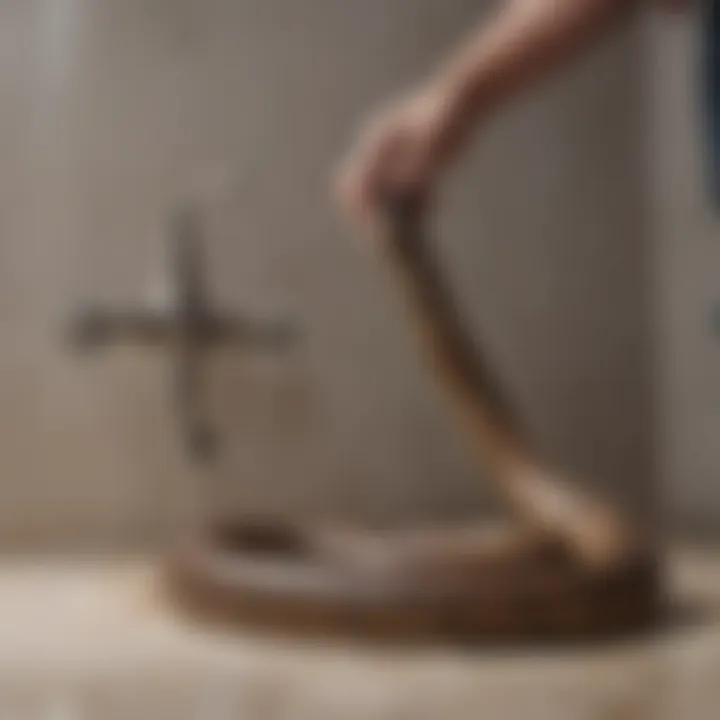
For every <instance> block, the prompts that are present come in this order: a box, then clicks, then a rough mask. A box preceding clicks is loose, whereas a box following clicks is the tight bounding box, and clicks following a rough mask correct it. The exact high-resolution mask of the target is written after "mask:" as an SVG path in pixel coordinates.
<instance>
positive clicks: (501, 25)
mask: <svg viewBox="0 0 720 720" xmlns="http://www.w3.org/2000/svg"><path fill="white" fill-rule="evenodd" d="M632 4H633V0H506V2H505V3H504V4H503V5H502V6H501V7H500V9H499V10H498V12H497V13H496V15H495V16H494V18H492V19H490V20H486V21H485V22H483V24H482V27H481V29H480V30H478V31H477V32H475V33H474V34H473V35H471V36H470V37H469V38H468V40H467V41H466V42H465V43H464V44H463V46H462V47H461V48H460V50H459V51H458V52H457V53H456V54H454V55H453V56H452V57H451V58H450V59H449V60H448V61H447V62H446V63H444V64H443V66H442V67H441V68H440V71H439V72H438V73H437V74H436V76H435V77H434V78H433V79H432V83H431V84H436V85H437V86H439V87H441V88H442V94H444V96H445V97H446V99H447V100H446V101H447V102H448V104H449V105H450V106H451V108H452V112H453V113H454V114H455V115H456V116H457V118H456V120H457V121H462V120H467V121H472V120H474V119H475V117H476V116H477V115H479V114H482V115H483V116H486V115H488V114H490V113H492V112H493V111H494V110H496V109H499V108H500V107H501V106H502V105H503V104H504V103H505V102H506V101H507V100H509V99H510V98H511V97H512V96H514V95H515V94H516V93H519V92H521V91H522V90H523V89H525V88H526V87H528V86H530V85H532V84H533V82H534V81H536V80H539V79H540V78H541V77H542V76H543V75H545V74H546V73H548V72H550V71H551V70H552V69H553V68H555V67H556V66H557V65H559V64H561V63H562V62H563V61H565V60H568V59H570V58H571V57H572V56H573V55H574V54H575V53H577V52H579V51H581V50H583V49H584V48H585V47H587V46H588V45H589V44H590V43H591V42H592V41H593V40H595V39H596V38H597V37H598V36H599V35H601V34H602V33H603V31H605V30H606V29H608V28H609V27H610V26H611V25H612V24H613V23H614V22H615V21H616V20H617V19H618V18H619V17H621V16H622V15H623V14H624V13H625V12H626V11H628V10H629V9H630V7H631V6H632Z"/></svg>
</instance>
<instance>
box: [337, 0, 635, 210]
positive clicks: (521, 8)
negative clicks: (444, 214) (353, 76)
mask: <svg viewBox="0 0 720 720" xmlns="http://www.w3.org/2000/svg"><path fill="white" fill-rule="evenodd" d="M630 6H631V0H506V2H505V3H504V4H503V5H502V6H501V7H500V8H499V10H498V11H497V12H496V13H495V15H494V16H493V18H492V19H490V20H489V21H486V22H484V23H483V24H482V26H481V27H480V28H478V29H477V30H475V31H474V32H473V33H471V34H470V36H469V37H468V38H467V39H466V41H465V42H464V43H463V44H462V45H461V47H460V48H459V49H458V50H457V51H456V52H455V53H454V54H453V55H451V57H449V58H448V60H447V61H446V62H444V63H443V64H442V65H441V67H440V68H439V70H438V71H437V72H436V73H435V74H434V76H433V77H431V78H429V79H428V80H427V81H426V82H425V83H423V85H422V86H421V87H420V88H419V89H417V90H415V91H414V92H412V93H410V94H409V96H408V97H406V98H403V99H402V100H400V101H399V102H396V103H394V104H392V105H391V106H390V107H389V108H387V109H385V110H384V111H382V112H381V113H379V114H378V115H376V116H374V117H373V118H371V120H370V122H369V123H368V124H367V125H366V126H365V127H364V129H363V131H362V132H361V135H360V138H359V140H358V142H357V143H356V145H355V146H354V147H353V149H352V151H351V153H350V155H349V157H348V159H347V160H346V162H345V163H344V165H343V167H342V168H341V172H340V177H339V182H338V190H339V194H340V199H341V201H342V202H343V203H344V204H345V206H346V208H347V209H348V211H349V212H350V213H351V214H352V215H354V216H355V217H356V218H357V219H363V218H364V219H367V216H368V215H370V214H371V213H372V211H373V205H374V198H375V197H376V196H377V192H378V190H379V189H380V188H388V187H389V188H391V189H392V188H395V189H400V188H408V187H409V188H412V189H414V190H415V191H416V192H418V193H419V194H421V195H431V194H432V189H433V185H434V183H435V181H436V180H437V179H438V177H439V175H440V173H441V171H442V170H443V169H444V168H445V167H446V165H447V164H448V163H449V162H450V161H451V160H453V159H454V158H455V157H456V156H457V154H458V153H459V152H460V150H461V149H462V147H463V145H464V143H465V141H466V140H467V138H468V137H469V135H470V134H471V132H472V131H473V130H474V129H475V128H476V127H477V126H478V124H479V123H480V121H481V120H483V119H484V118H486V117H488V116H489V115H491V114H492V113H493V112H495V111H496V110H499V109H500V108H501V107H503V106H504V105H505V104H506V103H507V102H508V101H509V100H510V99H512V98H513V97H514V96H515V95H517V94H518V93H520V92H522V91H523V90H525V89H527V88H529V87H530V86H531V85H532V84H533V83H535V82H537V81H538V80H540V79H541V78H542V77H543V76H544V75H546V74H547V73H548V72H550V71H551V70H553V69H554V68H556V67H557V66H559V65H562V64H563V63H564V62H567V61H569V60H570V59H572V57H574V55H575V54H576V53H577V52H579V51H581V50H583V49H584V48H586V47H587V46H589V45H590V44H591V43H592V42H593V41H594V40H595V39H596V38H597V37H598V36H600V35H601V34H602V33H603V32H604V31H605V30H607V29H608V28H609V27H610V26H611V25H612V24H613V23H614V22H615V21H616V20H617V19H618V18H620V17H621V16H622V15H623V14H624V13H625V12H626V11H627V10H628V9H629V8H630Z"/></svg>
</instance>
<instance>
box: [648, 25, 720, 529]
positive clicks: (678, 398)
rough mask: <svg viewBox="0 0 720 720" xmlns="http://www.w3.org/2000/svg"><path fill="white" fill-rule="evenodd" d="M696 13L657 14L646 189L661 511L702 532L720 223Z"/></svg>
mask: <svg viewBox="0 0 720 720" xmlns="http://www.w3.org/2000/svg"><path fill="white" fill-rule="evenodd" d="M701 22H702V18H701V17H700V16H699V15H695V14H690V15H688V16H684V17H680V18H677V17H672V16H671V17H667V16H662V15H655V16H653V17H652V18H651V21H650V23H649V25H648V30H649V34H648V38H649V39H650V45H649V57H650V60H651V73H650V78H651V80H652V109H653V112H652V123H651V127H652V135H651V149H652V152H651V156H650V164H649V167H650V171H651V173H650V188H651V191H652V193H651V195H652V200H653V205H652V216H653V225H654V227H653V238H654V246H655V248H656V253H655V267H656V271H657V274H656V277H657V282H656V285H655V296H656V307H657V311H656V318H657V319H658V324H657V330H658V333H657V337H658V348H657V357H658V361H659V366H660V371H659V373H658V380H659V385H658V387H659V392H658V408H659V417H660V424H659V431H660V442H659V467H660V468H661V469H662V481H663V486H664V488H665V494H666V497H667V505H668V512H669V515H670V516H671V517H674V518H676V519H678V520H679V521H681V522H682V523H683V524H688V525H694V526H696V527H698V528H702V529H711V528H712V527H713V526H715V527H717V525H718V521H719V520H720V484H719V483H718V475H719V473H720V439H719V438H720V346H719V345H718V342H719V341H720V286H719V285H718V282H717V278H718V275H717V269H718V267H720V245H719V244H718V237H720V220H718V217H717V216H716V215H715V214H714V213H713V211H712V209H711V206H710V203H709V200H708V188H707V185H706V184H705V181H706V176H705V174H704V173H705V168H704V167H703V154H704V152H705V145H704V139H703V133H704V130H705V128H704V124H703V123H704V118H703V117H702V115H701V110H702V104H701V95H700V92H699V90H700V85H699V82H700V75H699V70H700V64H699V59H700V57H701V56H700V48H701V45H700V42H699V40H700V29H701Z"/></svg>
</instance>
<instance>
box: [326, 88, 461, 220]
mask: <svg viewBox="0 0 720 720" xmlns="http://www.w3.org/2000/svg"><path fill="white" fill-rule="evenodd" d="M463 125H464V123H463V122H462V118H461V113H459V112H458V111H457V110H456V109H455V108H453V103H452V102H450V100H449V93H447V92H444V91H442V90H441V91H437V90H428V89H423V90H421V91H420V92H416V93H414V94H412V95H410V96H409V97H407V98H404V99H403V100H401V101H400V102H397V103H395V104H393V105H391V106H390V107H388V108H386V109H383V110H382V111H380V112H379V113H377V114H376V115H375V116H373V117H371V118H370V120H369V121H368V122H366V124H365V125H364V127H363V128H362V130H361V132H360V136H359V139H358V140H357V141H356V143H355V145H354V147H353V148H352V150H351V152H350V154H349V156H348V157H347V159H346V160H345V162H344V163H343V164H342V166H341V168H340V172H339V174H338V179H337V184H336V191H337V195H338V197H339V200H340V203H341V204H342V206H343V207H344V209H345V210H346V211H347V213H348V214H349V215H350V216H351V218H353V220H354V221H355V222H357V223H359V224H360V225H366V224H368V222H370V221H372V216H373V213H374V211H375V208H376V203H377V201H378V198H379V197H381V195H382V194H384V193H396V194H404V193H411V194H412V195H413V196H414V197H415V198H417V199H419V200H420V201H421V203H422V205H423V206H427V203H428V201H430V200H431V199H432V196H433V194H434V190H435V186H436V183H437V180H438V179H439V176H440V174H441V172H442V170H443V169H444V168H445V167H446V165H447V164H448V162H449V161H450V160H452V158H453V157H454V156H455V154H456V152H457V150H458V148H459V146H460V144H461V143H460V141H461V139H462V136H463V134H464V133H463V132H462V130H463Z"/></svg>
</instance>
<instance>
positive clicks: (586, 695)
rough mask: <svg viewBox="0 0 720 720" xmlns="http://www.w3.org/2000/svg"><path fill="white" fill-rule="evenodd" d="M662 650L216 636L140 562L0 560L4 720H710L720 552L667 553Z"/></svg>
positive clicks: (717, 702) (649, 646) (716, 688)
mask: <svg viewBox="0 0 720 720" xmlns="http://www.w3.org/2000/svg"><path fill="white" fill-rule="evenodd" d="M668 566H669V576H670V585H671V586H672V588H673V594H674V596H675V597H676V598H677V599H678V600H679V601H680V605H681V607H683V608H684V612H683V613H680V614H679V616H678V617H677V619H676V620H674V621H673V622H671V623H670V624H669V626H668V627H666V628H664V629H663V630H662V632H660V633H659V634H658V636H656V637H654V638H652V639H647V640H643V641H641V642H640V641H635V642H632V643H623V644H617V643H616V644H612V645H604V646H595V647H592V648H585V649H582V648H572V649H569V648H565V649H562V648H555V649H551V648H547V649H537V648H536V649H534V650H532V651H530V650H525V651H523V650H520V649H516V650H512V651H509V650H508V651H506V652H502V653H500V652H498V651H489V650H483V649H482V648H467V647H466V648H435V649H430V648H424V649H409V648H395V649H393V648H389V647H384V648H379V647H374V648H373V647H369V646H360V645H358V644H342V643H334V644H330V643H317V642H316V643H310V642H307V641H305V642H299V641H290V640H284V639H282V638H270V637H267V636H266V637H259V636H254V635H252V634H249V633H247V632H240V631H238V632H234V633H228V632H220V631H218V630H212V631H211V630H209V629H207V628H202V627H199V626H195V625H193V624H192V623H190V622H188V621H187V620H186V619H185V618H182V617H179V616H178V615H177V614H176V613H174V612H172V611H171V610H170V609H169V608H168V605H167V603H166V600H165V599H164V598H163V596H162V593H161V592H159V586H158V582H157V573H156V564H155V563H154V562H153V561H152V560H149V559H147V558H114V559H78V558H75V559H68V560H62V559H44V560H43V559H20V558H6V559H5V560H4V561H2V562H0V717H2V718H5V717H7V718H13V720H15V719H18V720H25V718H33V719H34V718H56V717H58V718H79V719H84V718H88V719H94V718H102V719H103V720H111V719H112V718H133V720H135V719H137V718H141V719H142V718H145V717H147V718H153V720H161V719H162V718H165V717H167V718H173V720H178V719H182V718H198V719H202V720H204V719H205V718H218V719H222V718H240V719H241V720H244V719H245V718H247V719H248V720H275V719H276V718H283V719H284V718H288V719H290V718H292V719H293V720H294V719H295V718H297V719H298V720H301V719H304V718H307V719H308V720H324V719H325V718H333V719H334V718H342V719H343V720H360V719H364V718H368V719H372V720H383V719H384V718H393V720H395V719H397V718H401V719H404V718H408V720H422V719H423V718H433V719H434V718H438V720H440V719H442V720H471V719H475V718H490V719H493V720H494V719H495V718H498V720H520V719H524V718H533V720H543V719H544V718H549V719H552V720H564V719H565V718H567V720H585V719H586V718H588V719H592V720H606V719H607V720H621V719H623V720H624V719H625V718H627V719H628V720H631V719H632V720H635V719H638V720H645V719H648V720H650V719H652V720H657V719H660V720H663V719H664V718H672V719H674V718H682V719H683V720H706V718H707V720H714V719H715V718H717V717H719V715H718V714H717V713H718V712H719V711H718V708H720V550H712V549H707V548H706V549H704V550H697V549H689V548H688V549H684V550H682V551H677V552H674V553H672V554H671V557H670V561H669V563H668Z"/></svg>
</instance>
